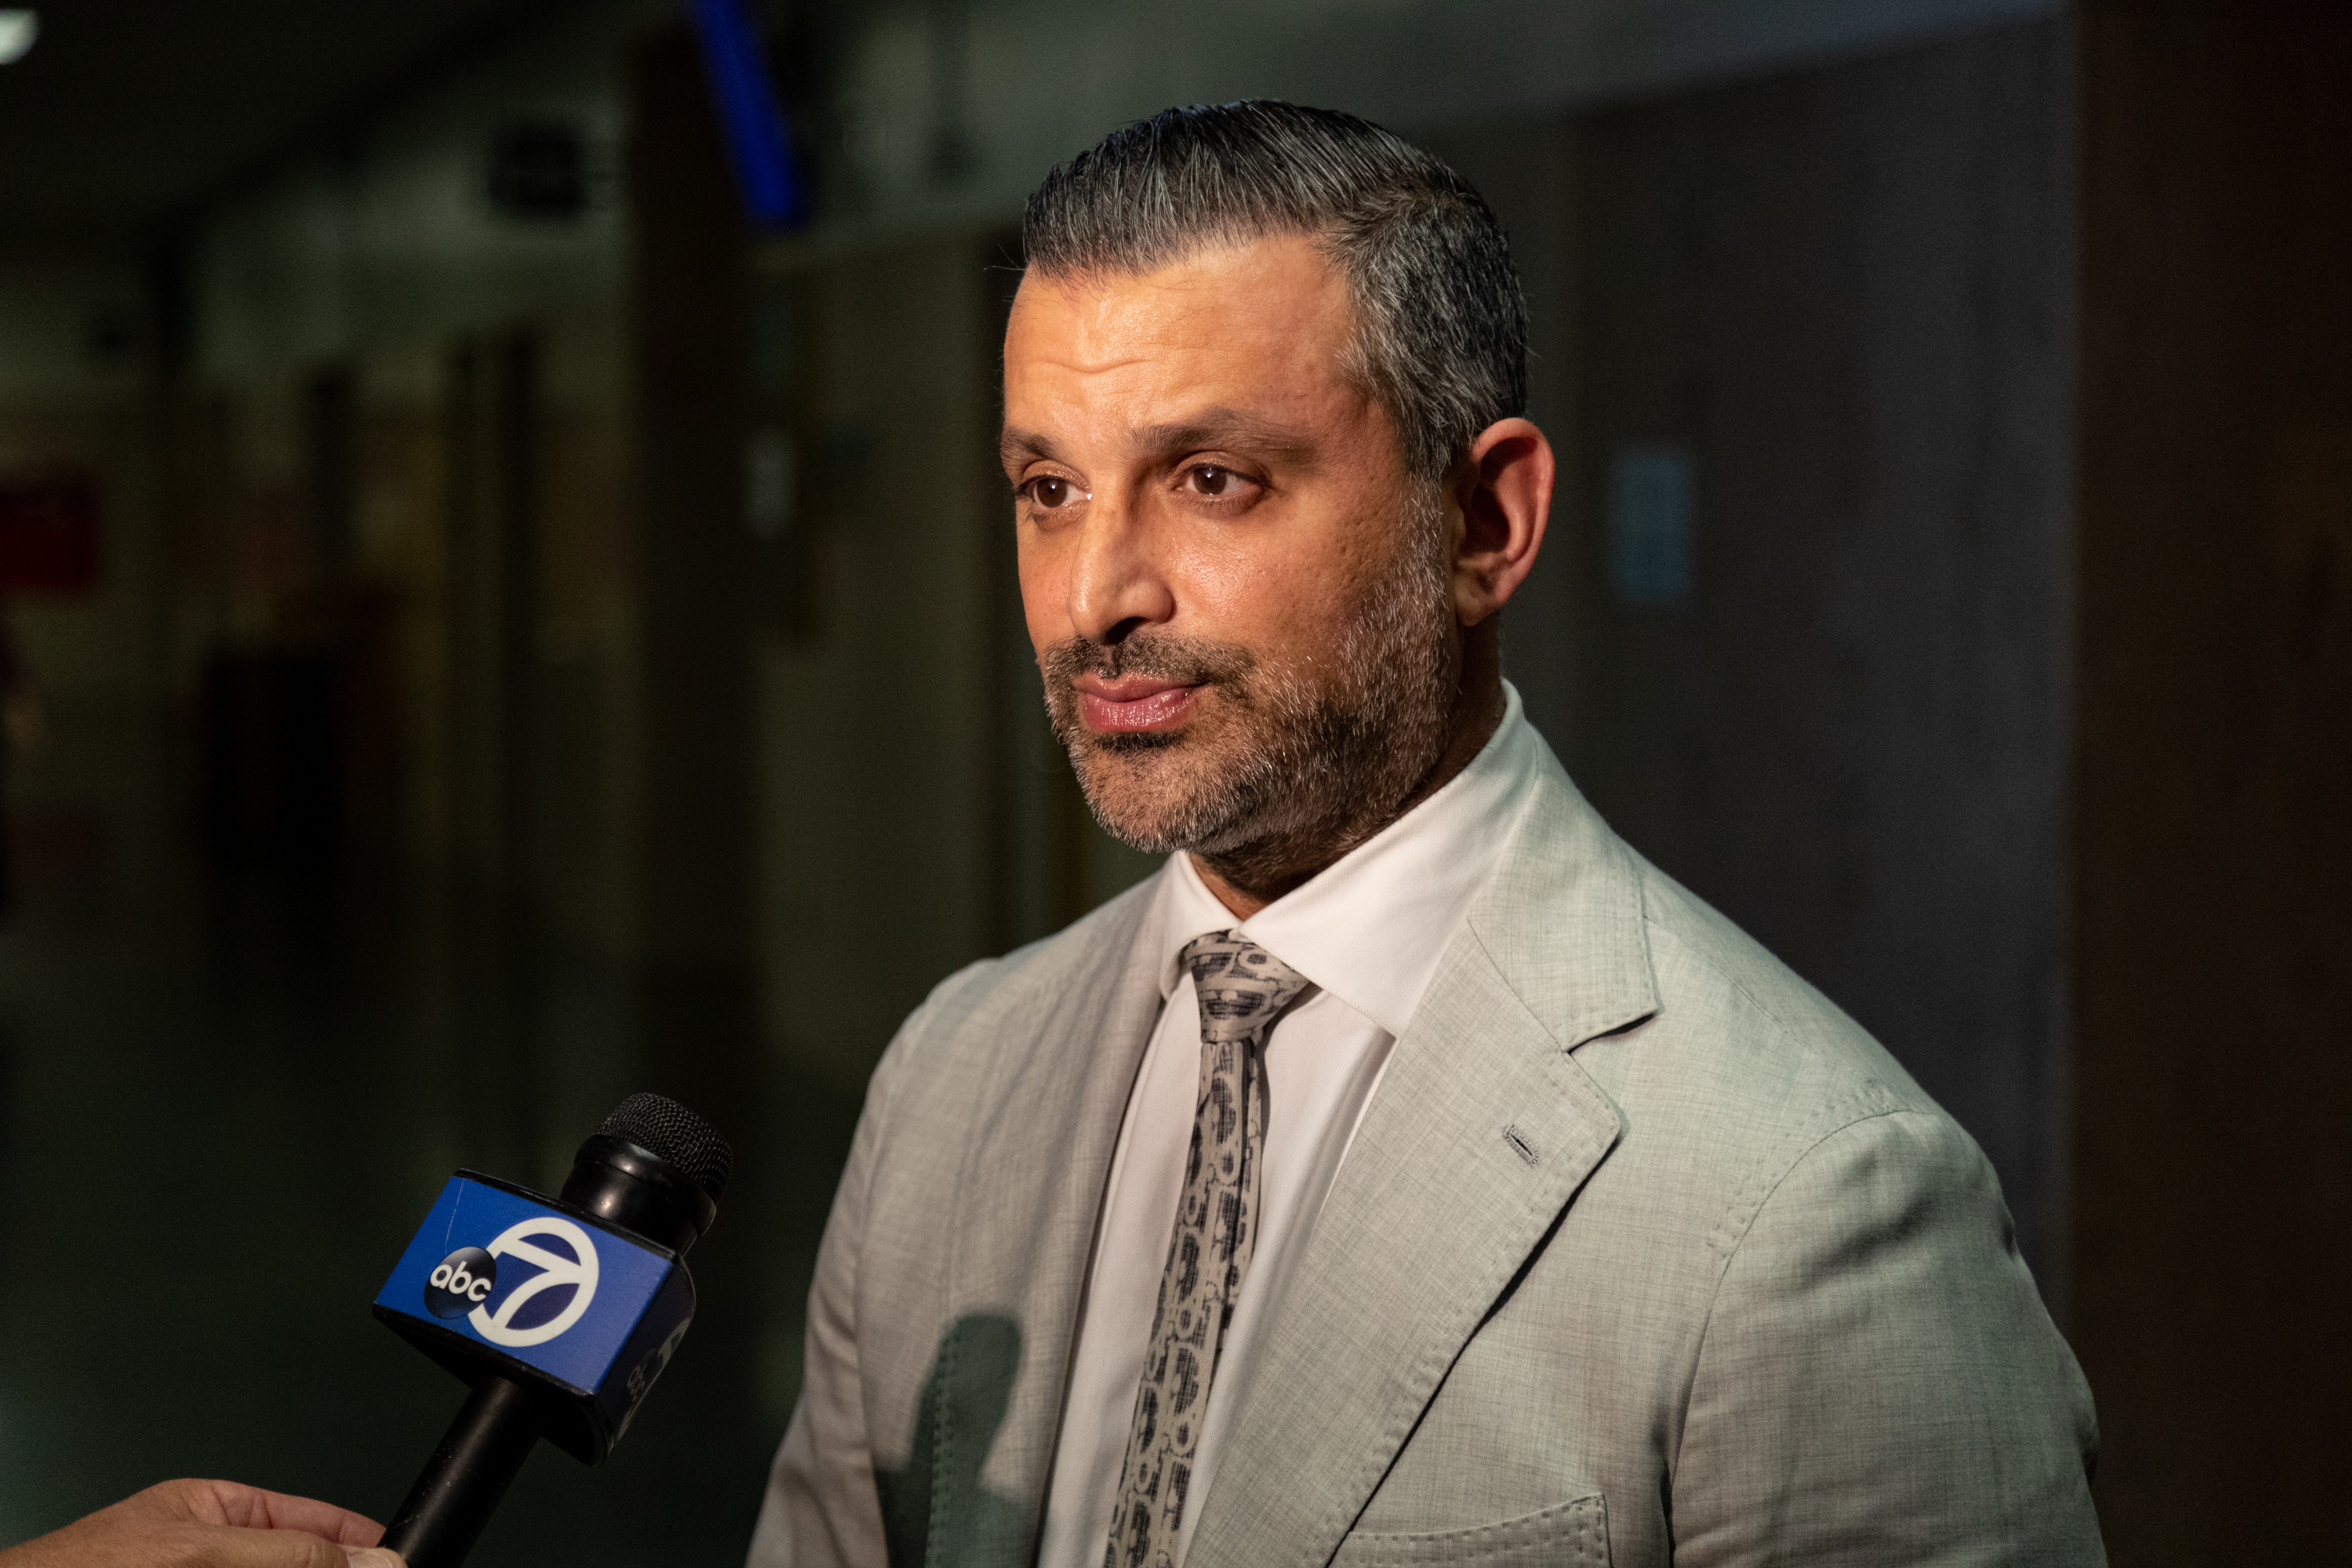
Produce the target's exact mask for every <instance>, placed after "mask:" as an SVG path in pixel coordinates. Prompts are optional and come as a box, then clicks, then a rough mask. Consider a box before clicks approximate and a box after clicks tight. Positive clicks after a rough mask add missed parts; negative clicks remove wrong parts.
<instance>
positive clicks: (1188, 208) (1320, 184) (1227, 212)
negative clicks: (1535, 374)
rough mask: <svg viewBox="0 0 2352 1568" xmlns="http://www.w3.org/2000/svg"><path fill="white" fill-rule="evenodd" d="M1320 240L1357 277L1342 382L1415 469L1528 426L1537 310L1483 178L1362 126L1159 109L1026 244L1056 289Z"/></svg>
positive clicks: (1064, 180)
mask: <svg viewBox="0 0 2352 1568" xmlns="http://www.w3.org/2000/svg"><path fill="white" fill-rule="evenodd" d="M1288 234H1300V235H1307V236H1311V237H1314V238H1315V239H1316V240H1317V242H1318V244H1319V245H1320V246H1321V247H1322V249H1323V251H1324V253H1325V254H1326V255H1327V256H1328V257H1330V258H1331V259H1332V261H1333V262H1334V263H1336V264H1337V265H1338V266H1339V268H1340V269H1341V271H1342V272H1343V273H1344V274H1345V276H1346V278H1347V279H1348V289H1349V299H1350V300H1352V302H1353V304H1354V306H1355V316H1356V322H1355V332H1354V337H1353V340H1352V342H1350V343H1349V348H1348V363H1347V370H1348V373H1349V375H1351V376H1352V377H1354V378H1355V379H1356V380H1357V381H1358V382H1359V383H1360V384H1362V385H1363V386H1364V387H1365V389H1366V390H1367V391H1368V392H1369V393H1370V395H1372V396H1373V397H1374V398H1375V399H1376V400H1378V401H1379V402H1380V403H1381V405H1382V406H1383V407H1385V408H1386V409H1387V410H1388V412H1389V415H1390V416H1391V418H1392V419H1393V420H1394V421H1395V423H1396V426H1397V435H1398V438H1399V440H1400V441H1401V442H1402V446H1403V450H1404V460H1405V465H1406V467H1407V468H1408V469H1409V470H1410V471H1411V472H1412V474H1413V475H1414V476H1415V477H1416V478H1419V479H1424V480H1432V481H1433V480H1435V479H1440V478H1442V477H1444V474H1445V472H1446V470H1447V469H1448V468H1451V467H1452V465H1453V463H1454V459H1455V458H1458V457H1459V456H1460V455H1461V454H1462V452H1463V450H1464V449H1465V447H1468V445H1469V444H1470V441H1471V440H1472V438H1473V437H1475V436H1476V435H1477V434H1478V432H1479V431H1481V430H1484V429H1485V428H1486V426H1489V425H1492V424H1493V423H1494V422H1495V421H1496V420H1497V419H1504V418H1508V417H1509V416H1513V415H1516V414H1520V413H1524V412H1525V411H1526V409H1527V402H1528V366H1527V336H1528V325H1527V323H1528V307H1527V299H1526V296H1525V295H1523V294H1522V293H1521V292H1520V289H1519V277H1518V273H1517V270H1516V269H1515V268H1513V267H1512V266H1511V252H1510V246H1509V244H1508V243H1507V241H1506V240H1505V239H1504V237H1503V226H1502V225H1501V224H1499V223H1497V222H1496V221H1495V215H1494V214H1493V212H1491V211H1489V210H1488V208H1487V206H1486V202H1485V201H1483V200H1481V199H1480V197H1479V195H1478V193H1477V192H1476V191H1475V190H1474V189H1472V188H1471V185H1470V182H1468V181H1467V180H1465V179H1464V178H1463V177H1462V176H1461V175H1459V174H1455V173H1454V171H1453V170H1452V169H1449V168H1447V167H1446V166H1445V164H1444V163H1441V162H1440V161H1439V160H1438V159H1436V158H1434V157H1433V156H1432V155H1430V154H1429V153H1424V152H1423V151H1422V150H1421V149H1420V148H1418V147H1415V146H1414V145H1412V143H1411V142H1407V141H1405V140H1404V139H1403V138H1402V137H1399V136H1397V135H1394V134H1392V133H1391V132H1387V131H1383V130H1381V128H1380V127H1379V126H1377V125H1374V124H1371V123H1370V121H1362V120H1359V119H1357V118H1356V117H1355V116H1354V115H1352V114H1341V113H1339V112H1338V111H1336V110H1328V109H1306V108H1302V107H1300V106H1299V105H1297V104H1295V103H1283V102H1279V101H1276V100H1272V99H1248V100H1244V101H1242V102H1239V103H1225V104H1218V105H1214V106H1210V105H1205V104H1195V105H1193V106H1192V107H1191V108H1189V109H1168V110H1161V111H1160V112H1159V113H1158V114H1155V115H1153V116H1152V117H1151V118H1150V119H1149V120H1140V121H1136V122H1135V123H1134V124H1132V125H1126V126H1122V127H1120V128H1119V129H1118V130H1117V131H1114V132H1111V133H1110V134H1109V135H1108V136H1106V137H1104V138H1103V139H1102V141H1101V142H1098V143H1097V145H1095V146H1094V147H1092V148H1090V149H1089V150H1087V152H1084V153H1079V154H1078V155H1077V156H1076V157H1075V158H1073V159H1071V160H1070V161H1069V162H1068V163H1064V164H1061V165H1060V166H1059V167H1057V168H1055V170H1054V172H1053V173H1051V174H1047V175H1046V176H1045V181H1044V183H1043V184H1040V185H1038V187H1037V189H1036V190H1035V191H1034V192H1033V193H1031V195H1030V197H1029V202H1028V205H1027V208H1026V209H1025V211H1024V213H1023V216H1022V223H1021V237H1022V243H1023V248H1024V251H1025V253H1026V257H1027V261H1028V265H1029V266H1030V267H1032V268H1035V269H1036V270H1037V271H1038V272H1040V273H1041V274H1043V275H1045V276H1047V277H1086V276H1088V275H1093V274H1104V273H1109V274H1118V273H1140V272H1150V271H1154V270H1157V269H1158V268H1161V267H1165V266H1167V265H1169V264H1170V263H1171V262H1175V261H1179V260H1181V259H1183V258H1185V257H1186V256H1189V255H1191V254H1193V253H1195V252H1197V251H1199V250H1202V249H1206V248H1211V247H1219V246H1224V245H1236V244H1246V243H1248V242H1249V241H1251V240H1255V239H1260V238H1264V237H1268V236H1273V235H1288Z"/></svg>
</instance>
